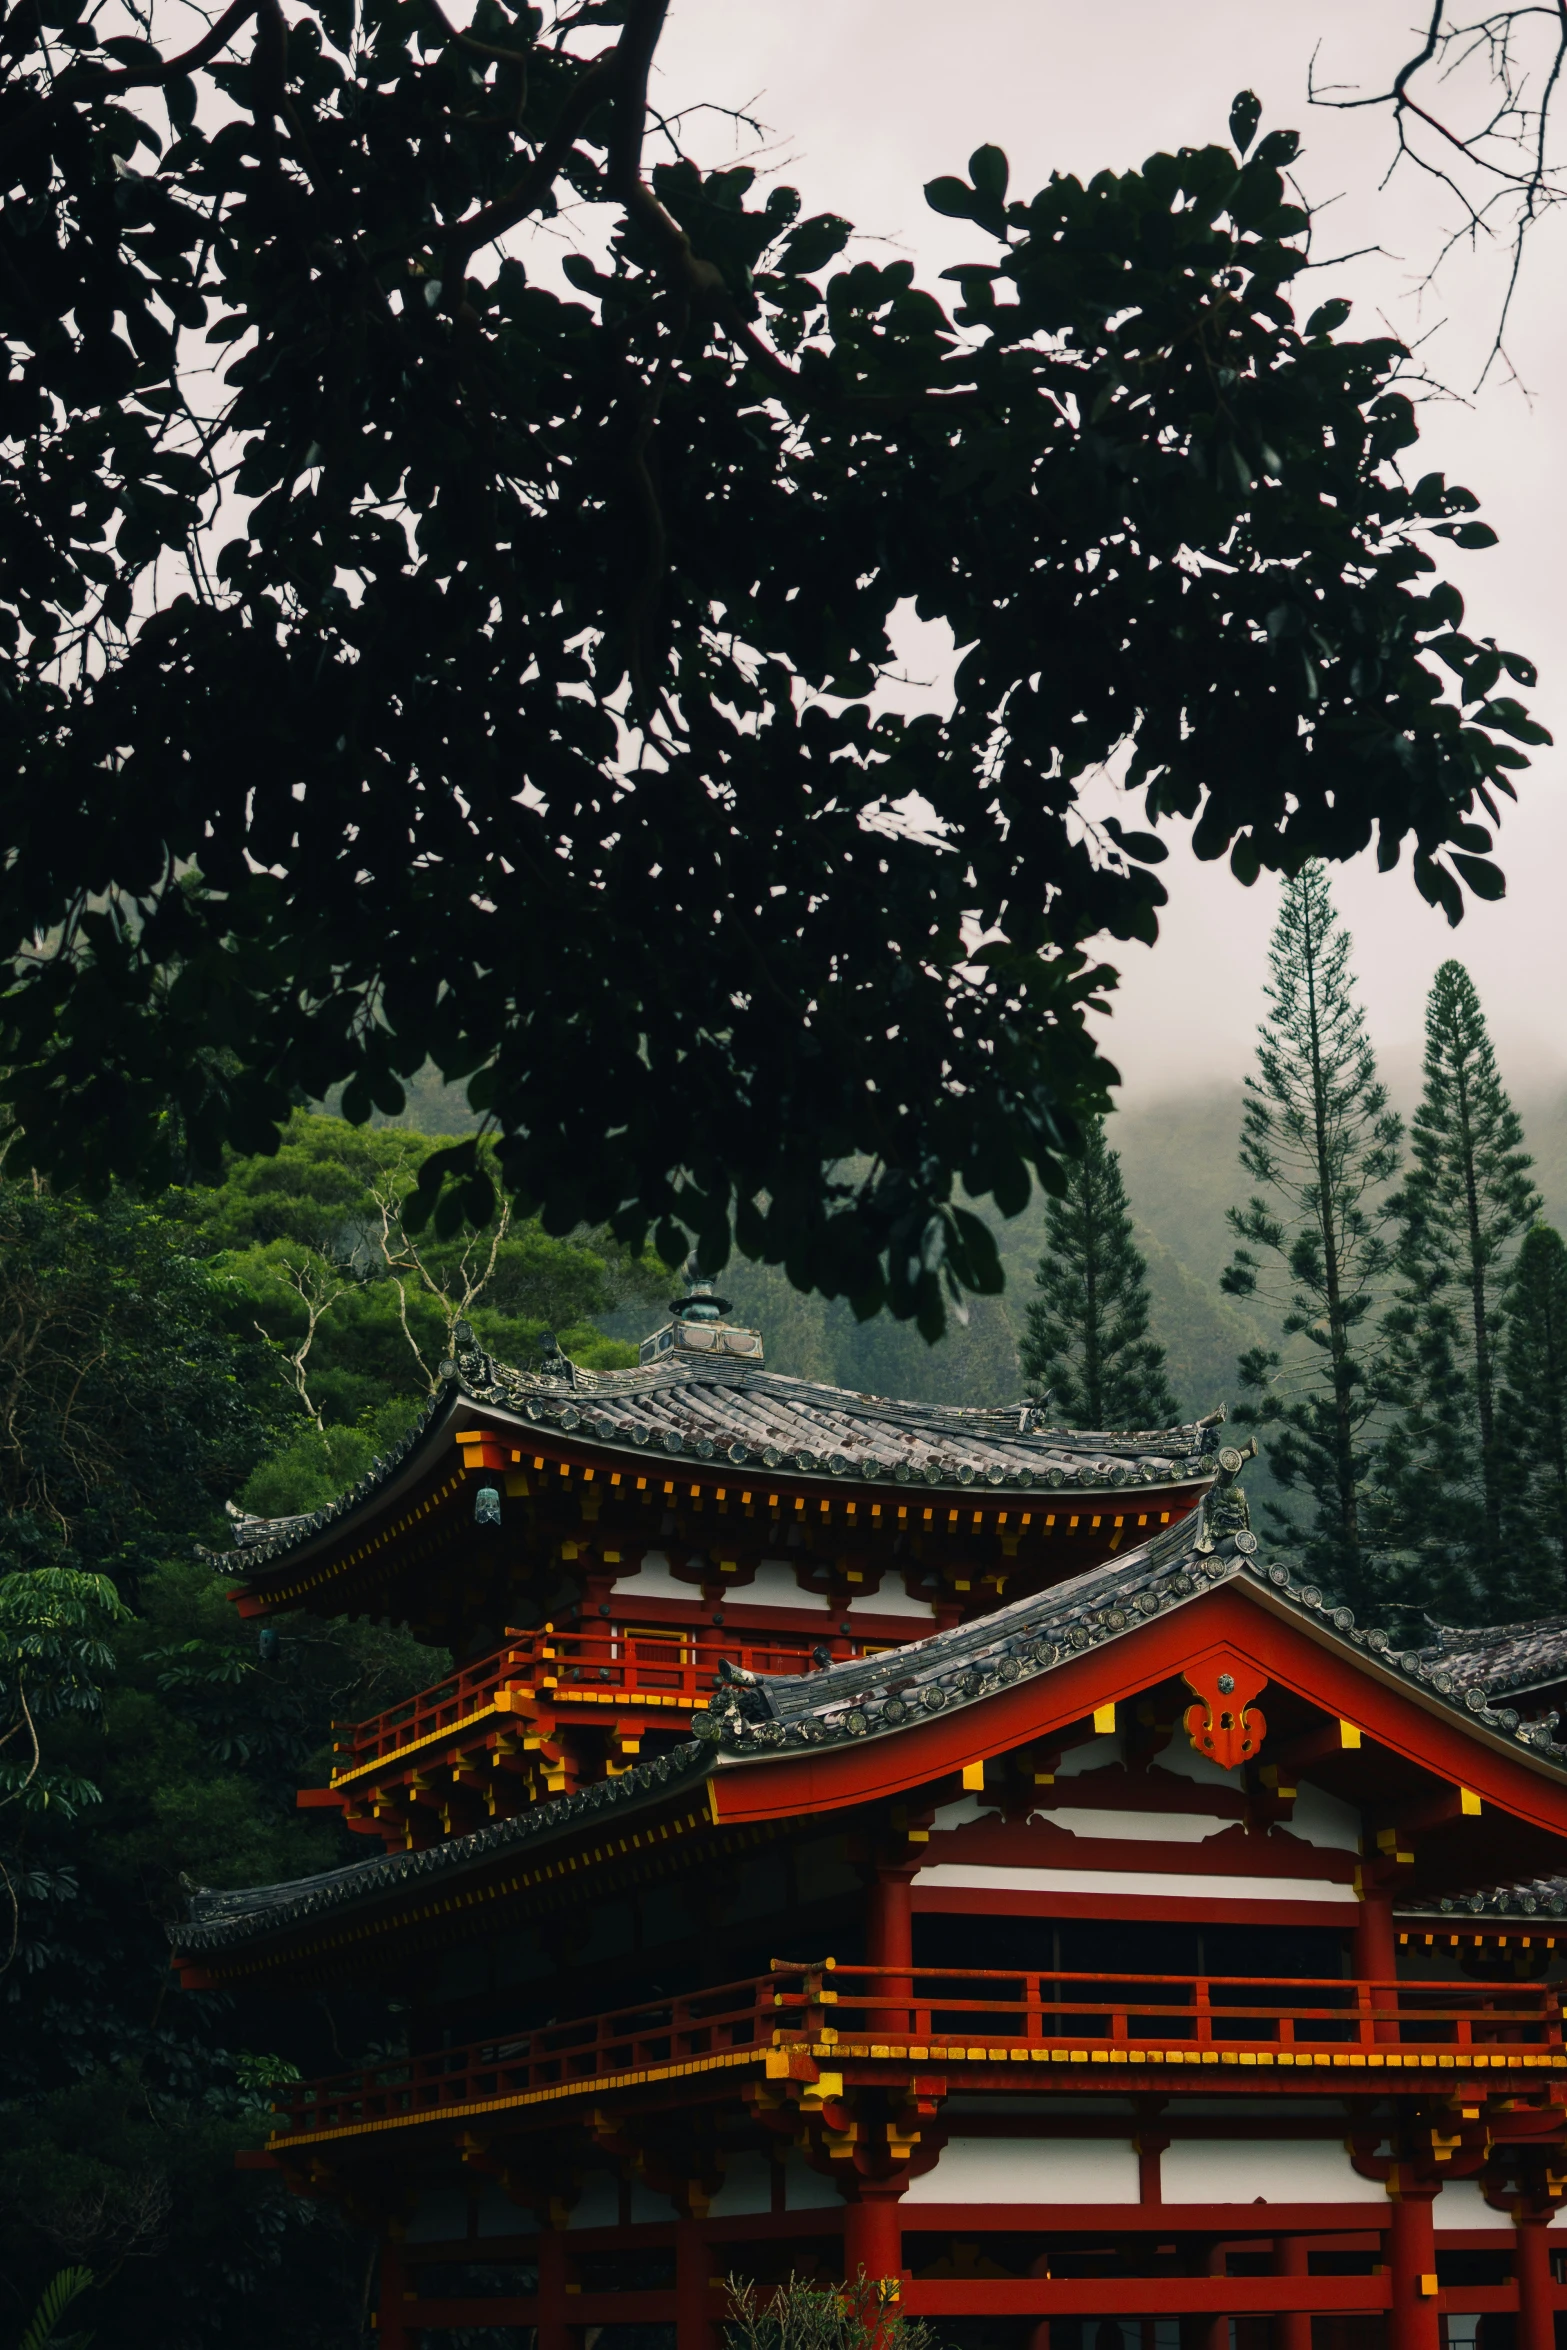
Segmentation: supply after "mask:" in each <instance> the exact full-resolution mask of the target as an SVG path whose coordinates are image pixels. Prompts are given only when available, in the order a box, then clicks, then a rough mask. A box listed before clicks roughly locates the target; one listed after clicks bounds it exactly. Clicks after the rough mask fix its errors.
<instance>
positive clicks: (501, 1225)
mask: <svg viewBox="0 0 1567 2350" xmlns="http://www.w3.org/2000/svg"><path fill="white" fill-rule="evenodd" d="M448 1141H449V1138H446V1139H444V1140H443V1138H442V1137H440V1136H438V1135H425V1134H419V1133H415V1132H412V1131H409V1130H407V1129H403V1128H391V1127H373V1128H361V1127H355V1126H351V1125H349V1124H348V1123H347V1122H346V1120H344V1119H342V1118H331V1117H324V1116H320V1115H316V1114H312V1113H309V1112H306V1111H296V1112H295V1113H294V1114H293V1116H292V1117H291V1118H290V1119H289V1120H288V1122H287V1124H286V1126H285V1128H284V1131H283V1137H282V1141H281V1143H280V1146H279V1148H278V1150H277V1152H276V1154H275V1155H273V1156H272V1157H270V1158H268V1157H263V1158H251V1159H233V1160H231V1161H230V1162H229V1163H228V1165H227V1166H226V1168H225V1170H224V1177H223V1180H222V1182H221V1183H219V1184H216V1185H213V1186H210V1187H206V1188H202V1189H193V1190H191V1191H189V1192H187V1193H186V1194H185V1195H184V1213H185V1215H186V1217H187V1220H188V1229H189V1233H190V1246H191V1247H192V1248H193V1249H196V1250H199V1251H200V1252H201V1253H202V1254H203V1255H204V1256H205V1258H206V1261H207V1263H208V1264H209V1266H210V1267H211V1269H212V1271H213V1272H214V1274H216V1275H219V1276H221V1278H222V1279H223V1280H224V1281H225V1282H227V1283H228V1284H229V1285H230V1286H231V1288H232V1291H233V1294H234V1297H235V1301H236V1320H240V1321H245V1322H248V1325H249V1327H250V1328H251V1329H252V1330H254V1331H256V1332H258V1333H259V1334H260V1335H261V1336H262V1337H263V1338H264V1340H265V1342H266V1343H267V1345H268V1346H269V1347H270V1348H271V1349H272V1351H273V1354H274V1356H275V1358H276V1360H277V1363H278V1366H279V1369H280V1371H281V1373H282V1375H283V1377H284V1378H285V1379H286V1380H288V1381H289V1383H290V1384H291V1385H293V1386H294V1387H295V1389H296V1392H297V1393H298V1395H299V1397H300V1400H301V1401H302V1403H303V1404H304V1405H305V1407H306V1410H307V1411H308V1412H309V1413H310V1414H311V1415H312V1416H314V1417H315V1419H316V1424H315V1426H314V1427H312V1429H311V1430H310V1432H309V1433H308V1434H305V1433H301V1434H300V1435H299V1436H297V1437H296V1438H295V1439H294V1441H293V1443H292V1445H291V1446H290V1447H289V1448H288V1453H287V1456H286V1457H285V1458H280V1457H279V1456H277V1455H274V1457H273V1459H272V1460H271V1462H269V1464H268V1465H267V1467H266V1468H265V1469H264V1470H263V1471H262V1472H261V1477H262V1482H261V1485H260V1486H258V1487H255V1488H253V1489H251V1491H249V1492H248V1493H247V1495H246V1497H245V1498H246V1501H247V1506H250V1507H254V1508H258V1509H263V1510H267V1511H269V1512H270V1507H271V1503H270V1501H269V1500H267V1499H264V1498H263V1496H270V1497H271V1500H278V1501H279V1506H280V1511H281V1509H282V1508H301V1509H308V1508H313V1507H315V1506H316V1503H317V1501H318V1500H325V1499H327V1498H329V1497H330V1495H331V1494H333V1493H339V1492H341V1491H342V1490H343V1487H344V1486H345V1485H347V1484H350V1483H352V1481H353V1479H354V1478H355V1477H356V1476H358V1475H359V1474H361V1472H362V1470H363V1469H364V1468H365V1467H366V1466H368V1464H369V1462H370V1461H371V1460H372V1459H373V1458H374V1456H375V1455H376V1453H378V1452H380V1451H383V1450H384V1449H385V1448H386V1446H387V1444H388V1443H390V1442H391V1441H393V1440H394V1439H395V1437H396V1436H397V1435H400V1434H401V1433H402V1430H403V1428H404V1427H405V1426H406V1425H407V1422H408V1419H409V1417H410V1416H411V1410H412V1407H413V1405H414V1403H415V1402H416V1400H417V1399H418V1398H419V1397H420V1396H422V1395H423V1394H425V1393H427V1392H428V1391H429V1389H430V1388H431V1387H432V1386H433V1385H434V1384H435V1381H436V1377H437V1373H438V1369H439V1365H440V1363H441V1361H442V1359H443V1358H444V1357H445V1356H446V1355H447V1354H448V1352H449V1350H450V1345H451V1332H452V1327H453V1325H454V1324H455V1323H456V1322H457V1321H458V1320H459V1319H466V1320H468V1321H470V1322H472V1324H473V1326H474V1328H475V1330H476V1331H477V1332H478V1334H479V1337H480V1339H481V1341H482V1343H483V1344H484V1345H486V1346H489V1347H491V1348H493V1349H494V1351H495V1352H496V1353H498V1354H500V1355H501V1356H502V1357H503V1358H504V1359H506V1360H507V1361H510V1362H523V1363H525V1362H529V1361H531V1360H533V1359H534V1357H535V1356H536V1355H537V1354H538V1352H539V1347H540V1341H541V1339H542V1337H543V1335H544V1333H545V1332H546V1331H550V1332H553V1333H554V1334H555V1335H556V1336H557V1337H559V1338H560V1340H561V1342H562V1344H564V1345H565V1346H567V1348H568V1349H569V1351H570V1352H571V1353H572V1354H573V1355H574V1356H575V1358H576V1359H577V1360H578V1361H580V1362H583V1363H585V1364H587V1365H588V1366H589V1367H590V1368H592V1369H603V1370H608V1369H613V1368H616V1367H617V1366H619V1365H621V1364H624V1363H628V1362H634V1361H635V1359H636V1356H635V1352H634V1350H632V1349H630V1348H628V1347H627V1346H625V1345H624V1343H622V1342H618V1341H616V1340H615V1339H612V1338H607V1337H605V1336H604V1335H603V1333H602V1332H601V1331H600V1329H599V1328H598V1327H597V1322H598V1318H599V1317H601V1316H603V1315H605V1314H608V1313H610V1312H612V1311H613V1310H614V1308H615V1307H616V1306H617V1305H619V1304H621V1303H622V1302H624V1301H626V1300H629V1299H645V1298H647V1297H649V1296H650V1295H656V1296H658V1297H660V1298H662V1297H663V1296H664V1295H665V1294H666V1293H667V1288H668V1279H669V1276H668V1274H667V1273H666V1272H665V1271H664V1269H663V1267H662V1266H659V1265H657V1264H656V1263H652V1262H649V1261H645V1260H643V1259H639V1258H635V1257H633V1256H631V1255H630V1254H629V1252H628V1251H627V1250H625V1249H624V1248H623V1247H621V1245H620V1244H619V1243H618V1242H616V1241H615V1240H614V1239H613V1238H612V1237H611V1236H609V1235H608V1234H602V1233H600V1234H592V1235H580V1234H579V1235H574V1236H571V1237H568V1238H564V1239H555V1238H553V1237H552V1236H551V1235H550V1234H549V1233H547V1232H545V1231H544V1230H543V1228H542V1227H541V1226H540V1225H539V1224H538V1222H537V1221H536V1220H521V1221H519V1220H516V1219H514V1218H513V1217H512V1216H511V1214H510V1211H509V1210H506V1209H502V1210H501V1212H500V1214H499V1216H498V1217H496V1218H492V1219H491V1221H490V1223H489V1224H488V1225H487V1226H486V1227H484V1228H482V1229H480V1230H478V1231H472V1230H469V1231H464V1232H459V1233H457V1234H454V1235H453V1236H452V1237H451V1238H449V1239H445V1240H443V1239H440V1238H439V1237H436V1236H431V1235H420V1236H418V1237H415V1236H413V1235H411V1234H410V1233H409V1232H408V1231H407V1229H406V1226H405V1221H404V1207H405V1204H406V1202H407V1200H408V1198H409V1196H410V1194H411V1193H412V1192H413V1190H414V1188H415V1185H416V1183H417V1181H418V1177H419V1173H420V1170H421V1169H422V1168H423V1167H424V1166H425V1165H426V1164H427V1163H428V1161H429V1160H430V1158H431V1157H432V1156H433V1155H434V1154H435V1153H437V1152H438V1151H440V1150H441V1149H442V1148H444V1147H447V1145H448ZM344 1472H346V1473H344ZM323 1487H324V1490H323ZM306 1492H308V1493H309V1494H310V1495H311V1497H312V1498H311V1499H309V1500H302V1499H300V1500H296V1499H290V1498H288V1497H289V1496H292V1495H295V1494H302V1493H306ZM280 1497H281V1499H280Z"/></svg>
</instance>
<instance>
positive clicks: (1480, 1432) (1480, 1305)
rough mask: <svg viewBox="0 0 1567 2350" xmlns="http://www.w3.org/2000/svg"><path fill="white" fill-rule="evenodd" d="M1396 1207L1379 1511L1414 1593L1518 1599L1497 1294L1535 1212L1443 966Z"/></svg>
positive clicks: (1456, 1608) (1458, 995)
mask: <svg viewBox="0 0 1567 2350" xmlns="http://www.w3.org/2000/svg"><path fill="white" fill-rule="evenodd" d="M1410 1139H1411V1146H1412V1152H1413V1164H1412V1165H1411V1167H1410V1169H1409V1172H1408V1174H1407V1176H1406V1177H1405V1180H1404V1184H1403V1187H1402V1190H1401V1192H1400V1195H1399V1198H1398V1201H1397V1203H1396V1205H1397V1211H1398V1216H1399V1225H1400V1230H1399V1241H1398V1276H1399V1295H1398V1301H1397V1304H1396V1306H1395V1308H1394V1310H1393V1312H1392V1313H1390V1315H1389V1316H1388V1324H1387V1328H1388V1335H1389V1338H1390V1341H1391V1352H1390V1371H1391V1375H1392V1383H1393V1390H1394V1394H1395V1398H1396V1401H1397V1404H1398V1417H1397V1420H1396V1421H1395V1423H1394V1426H1393V1427H1392V1429H1391V1430H1390V1432H1389V1436H1388V1441H1387V1444H1386V1446H1385V1448H1384V1453H1383V1478H1382V1483H1383V1491H1384V1495H1385V1503H1384V1508H1385V1522H1386V1527H1387V1532H1388V1535H1389V1538H1390V1540H1391V1542H1392V1543H1393V1544H1394V1545H1395V1546H1396V1548H1397V1549H1398V1550H1399V1551H1400V1552H1402V1553H1403V1554H1404V1557H1405V1560H1406V1562H1407V1568H1408V1569H1410V1570H1413V1572H1412V1573H1409V1572H1406V1581H1408V1582H1409V1584H1410V1595H1411V1596H1412V1597H1418V1598H1419V1600H1420V1602H1421V1604H1422V1605H1423V1606H1425V1607H1427V1608H1433V1607H1434V1608H1437V1609H1440V1610H1441V1612H1442V1613H1443V1614H1444V1615H1448V1616H1450V1617H1456V1619H1457V1620H1459V1621H1462V1620H1464V1617H1465V1616H1466V1615H1467V1616H1468V1618H1469V1620H1470V1621H1473V1620H1474V1614H1475V1611H1479V1612H1481V1613H1483V1614H1491V1613H1493V1612H1498V1611H1499V1612H1503V1613H1505V1612H1507V1611H1509V1610H1510V1609H1511V1608H1512V1607H1513V1602H1514V1598H1515V1596H1516V1595H1515V1594H1514V1592H1513V1591H1512V1589H1511V1577H1510V1575H1509V1570H1508V1564H1507V1557H1506V1550H1505V1546H1504V1538H1503V1524H1502V1520H1503V1500H1504V1488H1505V1483H1506V1467H1505V1463H1504V1460H1503V1447H1502V1445H1501V1442H1500V1431H1499V1426H1498V1417H1497V1407H1498V1401H1499V1388H1500V1364H1499V1361H1498V1346H1499V1341H1500V1338H1501V1335H1502V1333H1501V1330H1500V1327H1499V1323H1500V1318H1501V1306H1502V1299H1503V1295H1504V1292H1505V1290H1506V1287H1507V1283H1508V1279H1509V1276H1510V1274H1511V1271H1512V1265H1513V1259H1514V1257H1515V1255H1516V1253H1517V1249H1518V1244H1519V1242H1520V1241H1521V1239H1522V1238H1523V1235H1524V1234H1525V1233H1526V1232H1527V1231H1528V1229H1529V1227H1530V1225H1531V1224H1532V1223H1533V1222H1534V1220H1535V1218H1536V1216H1537V1215H1538V1214H1539V1212H1540V1204H1541V1203H1540V1196H1539V1193H1538V1192H1537V1191H1536V1190H1535V1187H1534V1184H1533V1182H1532V1180H1531V1178H1530V1174H1529V1169H1530V1167H1531V1165H1532V1164H1533V1162H1532V1160H1531V1159H1530V1158H1529V1156H1528V1153H1527V1152H1526V1151H1525V1150H1524V1148H1523V1128H1522V1126H1521V1124H1520V1123H1519V1119H1518V1114H1517V1112H1516V1111H1515V1110H1514V1108H1513V1105H1512V1103H1511V1101H1510V1100H1509V1099H1508V1096H1507V1090H1506V1088H1505V1086H1504V1085H1503V1084H1502V1080H1501V1076H1500V1073H1499V1072H1498V1070H1497V1066H1496V1055H1495V1053H1494V1052H1493V1050H1492V1047H1491V1039H1490V1036H1489V1034H1488V1032H1487V1030H1486V1024H1485V1015H1484V1013H1483V1012H1482V1010H1481V1008H1480V999H1479V996H1478V995H1477V994H1476V992H1475V985H1474V982H1473V980H1472V979H1471V978H1470V976H1469V974H1468V972H1467V971H1466V970H1465V969H1464V967H1463V965H1462V963H1457V962H1447V963H1444V964H1443V965H1442V967H1441V969H1440V970H1439V971H1438V972H1437V975H1436V979H1435V982H1434V984H1433V986H1432V989H1431V995H1430V1000H1429V1002H1428V1004H1427V1007H1426V1053H1425V1090H1424V1092H1423V1094H1422V1096H1421V1101H1420V1107H1419V1109H1418V1110H1417V1111H1416V1112H1415V1116H1414V1121H1413V1124H1412V1127H1411V1134H1410Z"/></svg>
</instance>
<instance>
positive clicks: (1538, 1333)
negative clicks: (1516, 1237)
mask: <svg viewBox="0 0 1567 2350" xmlns="http://www.w3.org/2000/svg"><path fill="white" fill-rule="evenodd" d="M1503 1302H1504V1313H1505V1320H1504V1324H1503V1333H1502V1357H1501V1359H1502V1395H1501V1411H1500V1422H1501V1425H1500V1430H1499V1439H1500V1449H1501V1452H1502V1457H1503V1462H1504V1478H1505V1483H1504V1486H1503V1495H1502V1518H1503V1527H1504V1533H1505V1536H1506V1540H1507V1550H1508V1556H1509V1559H1510V1560H1512V1561H1514V1562H1515V1564H1514V1566H1513V1568H1512V1571H1511V1575H1510V1578H1509V1592H1511V1591H1512V1590H1513V1588H1514V1582H1513V1578H1514V1577H1516V1583H1517V1586H1518V1598H1519V1602H1520V1603H1522V1604H1523V1605H1525V1606H1526V1607H1528V1608H1531V1609H1533V1608H1538V1609H1541V1610H1544V1609H1559V1608H1561V1607H1562V1606H1563V1605H1564V1604H1567V1246H1564V1245H1563V1242H1562V1236H1561V1234H1560V1233H1559V1232H1558V1231H1557V1230H1556V1228H1555V1226H1554V1225H1551V1224H1536V1225H1535V1226H1534V1227H1533V1229H1532V1230H1531V1231H1529V1232H1527V1233H1526V1234H1525V1235H1524V1240H1523V1245H1522V1247H1521V1248H1520V1249H1519V1251H1518V1255H1517V1258H1516V1260H1515V1262H1514V1265H1513V1271H1512V1278H1511V1280H1510V1281H1509V1282H1508V1285H1507V1293H1506V1297H1505V1299H1504V1301H1503Z"/></svg>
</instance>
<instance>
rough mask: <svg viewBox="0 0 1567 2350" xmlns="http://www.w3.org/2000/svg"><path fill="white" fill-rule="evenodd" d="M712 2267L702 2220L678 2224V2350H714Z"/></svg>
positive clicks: (676, 2256)
mask: <svg viewBox="0 0 1567 2350" xmlns="http://www.w3.org/2000/svg"><path fill="white" fill-rule="evenodd" d="M710 2265H711V2263H710V2260H709V2256H708V2247H707V2230H706V2228H705V2227H704V2226H703V2225H702V2222H701V2220H700V2219H696V2218H692V2217H690V2216H686V2217H684V2218H681V2219H677V2220H676V2222H675V2350H711V2345H712V2339H713V2328H712V2323H711V2320H710V2319H709V2317H708V2314H707V2279H708V2274H709V2269H710ZM541 2350H542V2345H541Z"/></svg>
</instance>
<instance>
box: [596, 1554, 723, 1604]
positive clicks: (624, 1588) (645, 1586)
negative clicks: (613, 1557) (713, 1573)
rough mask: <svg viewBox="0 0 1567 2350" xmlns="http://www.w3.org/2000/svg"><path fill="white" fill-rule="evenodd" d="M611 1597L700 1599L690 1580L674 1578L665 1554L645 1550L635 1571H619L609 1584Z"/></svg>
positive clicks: (698, 1592)
mask: <svg viewBox="0 0 1567 2350" xmlns="http://www.w3.org/2000/svg"><path fill="white" fill-rule="evenodd" d="M609 1595H610V1598H611V1599H700V1598H701V1596H702V1594H701V1593H700V1591H698V1590H697V1588H696V1586H695V1584H693V1583H680V1582H677V1581H676V1579H675V1577H674V1576H673V1575H672V1574H671V1573H670V1571H669V1558H668V1554H667V1553H666V1552H664V1551H662V1550H646V1551H644V1552H643V1554H642V1564H641V1566H640V1567H638V1569H637V1571H636V1573H635V1574H634V1575H622V1576H621V1577H620V1578H619V1580H618V1581H617V1582H614V1583H612V1584H611V1585H610V1587H609Z"/></svg>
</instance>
